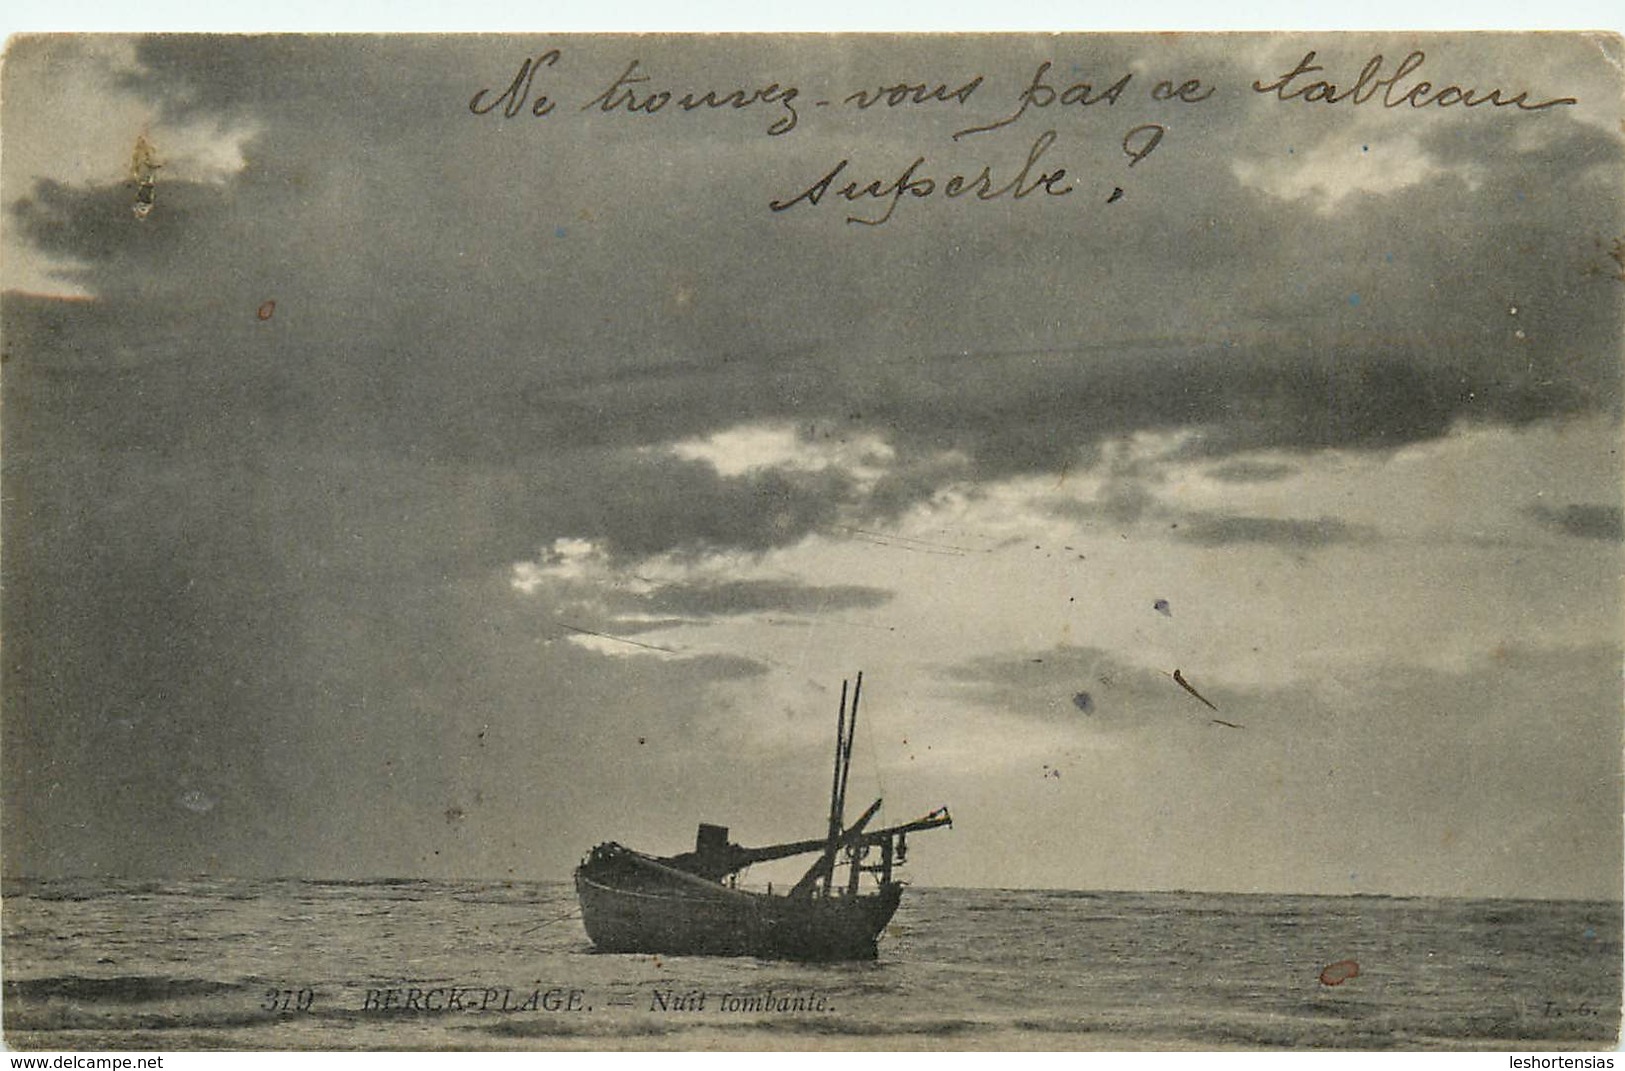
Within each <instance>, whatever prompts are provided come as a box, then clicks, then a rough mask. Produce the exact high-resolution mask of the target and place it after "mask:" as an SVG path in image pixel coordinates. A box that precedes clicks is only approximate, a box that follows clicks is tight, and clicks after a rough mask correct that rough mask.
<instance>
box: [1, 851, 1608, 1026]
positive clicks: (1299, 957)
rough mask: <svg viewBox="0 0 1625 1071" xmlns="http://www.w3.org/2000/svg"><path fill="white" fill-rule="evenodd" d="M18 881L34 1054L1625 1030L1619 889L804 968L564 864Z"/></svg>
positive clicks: (1156, 924)
mask: <svg viewBox="0 0 1625 1071" xmlns="http://www.w3.org/2000/svg"><path fill="white" fill-rule="evenodd" d="M4 892H5V897H4V904H3V912H0V920H3V923H4V943H3V946H0V955H3V960H0V969H3V977H4V998H5V1000H4V1016H5V1034H6V1040H7V1041H8V1042H9V1043H10V1044H11V1045H12V1046H14V1047H17V1048H23V1049H36V1050H37V1049H80V1050H84V1049H136V1048H152V1049H169V1050H184V1049H200V1048H229V1049H290V1048H291V1049H350V1048H366V1049H378V1048H405V1049H447V1048H451V1049H476V1048H560V1047H570V1048H583V1047H586V1048H593V1047H636V1048H685V1049H686V1048H722V1047H726V1048H747V1049H760V1048H784V1047H797V1048H799V1047H806V1046H819V1047H843V1048H848V1047H882V1048H891V1047H910V1048H917V1047H945V1048H979V1047H991V1048H1022V1047H1033V1048H1046V1049H1069V1048H1105V1049H1139V1048H1162V1047H1178V1048H1197V1049H1209V1048H1233V1047H1242V1048H1281V1047H1288V1048H1293V1047H1313V1048H1355V1049H1382V1048H1404V1049H1461V1048H1556V1047H1579V1048H1602V1047H1610V1048H1611V1047H1612V1046H1613V1045H1614V1043H1615V1039H1616V1037H1617V1035H1618V1033H1619V1027H1620V1011H1619V1009H1620V984H1621V983H1620V976H1621V969H1620V967H1621V946H1620V930H1621V907H1620V905H1619V904H1618V903H1613V902H1608V903H1590V902H1572V901H1514V900H1438V899H1389V898H1382V897H1321V896H1273V895H1247V896H1243V895H1215V894H1207V893H1201V894H1198V893H1120V892H1103V893H1084V892H1054V891H999V890H962V889H911V890H909V892H908V893H907V895H905V897H904V900H903V906H902V908H901V910H900V911H899V912H898V915H897V917H896V919H895V920H894V922H893V924H892V926H891V928H890V929H889V930H888V933H887V936H886V938H885V939H884V940H883V941H882V945H881V955H880V959H879V960H878V961H877V962H872V963H854V964H838V965H804V964H793V963H771V962H764V961H760V960H752V959H705V958H695V957H658V956H627V955H602V954H598V953H595V952H594V951H593V950H592V947H591V945H589V944H588V942H587V938H586V934H585V933H584V931H583V930H582V928H581V923H580V921H579V917H578V916H576V914H575V912H574V908H575V899H574V892H573V890H572V889H571V888H570V887H569V886H568V885H565V884H562V883H541V884H537V883H524V882H476V881H470V882H446V881H387V882H314V881H297V880H285V881H248V880H209V879H199V880H186V881H166V882H133V881H86V880H71V881H42V882H15V883H8V884H7V885H6V887H5V890H4ZM1334 964H1335V965H1338V966H1337V967H1336V968H1335V969H1334V970H1332V971H1329V972H1327V973H1326V978H1327V979H1328V980H1332V981H1336V980H1337V979H1338V978H1339V976H1340V975H1349V977H1346V978H1345V979H1344V980H1342V981H1340V982H1339V983H1338V984H1335V985H1330V984H1326V982H1325V981H1323V980H1322V972H1323V971H1325V969H1326V968H1327V967H1329V966H1332V965H1334ZM1355 970H1357V973H1354V971H1355ZM414 991H415V992H414ZM701 997H703V1000H701V999H698V998H701ZM662 1001H663V1002H664V1004H665V1007H664V1008H662V1007H660V1004H661V1003H662ZM397 1005H410V1006H408V1007H398V1006H397Z"/></svg>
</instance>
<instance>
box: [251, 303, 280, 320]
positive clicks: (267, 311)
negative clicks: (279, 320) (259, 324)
mask: <svg viewBox="0 0 1625 1071" xmlns="http://www.w3.org/2000/svg"><path fill="white" fill-rule="evenodd" d="M254 315H255V316H258V317H259V318H260V319H262V320H269V319H270V318H271V317H272V316H274V315H276V302H274V301H267V302H264V303H263V304H261V305H260V307H259V311H258V312H256V313H255V314H254Z"/></svg>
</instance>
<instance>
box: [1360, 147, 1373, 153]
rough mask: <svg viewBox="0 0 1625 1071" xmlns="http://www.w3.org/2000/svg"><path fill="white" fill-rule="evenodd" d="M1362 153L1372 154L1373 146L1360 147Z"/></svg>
mask: <svg viewBox="0 0 1625 1071" xmlns="http://www.w3.org/2000/svg"><path fill="white" fill-rule="evenodd" d="M1360 151H1361V152H1370V151H1371V146H1369V145H1361V146H1360Z"/></svg>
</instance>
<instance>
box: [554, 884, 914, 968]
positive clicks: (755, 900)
mask: <svg viewBox="0 0 1625 1071" xmlns="http://www.w3.org/2000/svg"><path fill="white" fill-rule="evenodd" d="M575 877H576V894H577V896H578V897H579V898H580V901H581V919H582V922H583V923H584V924H585V925H586V928H587V936H588V937H589V938H590V939H591V940H592V943H593V944H594V945H595V946H596V947H597V948H598V949H599V950H600V951H604V952H645V953H648V952H660V953H665V954H667V955H696V956H758V957H761V958H763V959H799V960H840V959H874V958H875V955H876V944H875V942H876V941H877V940H878V938H879V937H880V933H881V931H882V930H884V929H885V928H886V923H888V922H890V921H891V917H892V915H893V914H894V913H895V912H896V911H897V904H898V902H899V901H900V900H901V899H902V895H903V887H902V885H900V884H898V883H896V882H891V883H888V884H886V885H883V886H881V887H880V889H879V890H878V891H877V892H875V893H873V894H870V895H863V896H834V897H828V898H825V897H807V898H794V899H792V898H790V897H787V896H772V895H767V894H763V893H752V892H742V891H739V890H736V889H729V888H727V887H726V886H723V885H720V884H718V885H716V886H715V887H714V890H710V889H706V888H703V887H701V886H700V885H698V884H696V885H692V886H690V885H687V884H681V883H676V884H673V885H671V886H668V887H662V886H661V885H659V884H656V883H650V882H643V883H636V882H628V881H626V880H625V875H622V874H618V873H614V872H611V873H604V872H602V871H599V872H595V871H594V868H593V867H592V866H591V864H583V865H582V866H581V867H580V868H579V869H577V870H576V875H575ZM705 884H710V883H705Z"/></svg>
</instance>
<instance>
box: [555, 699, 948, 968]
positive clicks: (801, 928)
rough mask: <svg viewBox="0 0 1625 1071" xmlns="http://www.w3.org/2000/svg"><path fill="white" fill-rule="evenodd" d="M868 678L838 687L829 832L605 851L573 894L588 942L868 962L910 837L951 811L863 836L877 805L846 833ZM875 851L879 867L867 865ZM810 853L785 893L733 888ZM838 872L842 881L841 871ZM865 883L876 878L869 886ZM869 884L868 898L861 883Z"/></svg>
mask: <svg viewBox="0 0 1625 1071" xmlns="http://www.w3.org/2000/svg"><path fill="white" fill-rule="evenodd" d="M862 691H863V674H861V673H859V674H858V677H857V683H856V684H855V685H854V686H853V688H852V693H851V694H852V703H851V709H850V712H849V711H848V707H847V682H846V681H842V682H841V709H840V714H839V715H838V717H837V720H836V724H835V773H834V777H833V779H832V781H831V784H830V808H829V827H828V830H827V832H826V833H825V835H824V836H822V837H817V838H812V839H809V840H798V841H790V842H788V843H785V844H771V845H768V846H766V847H762V848H745V847H741V846H740V845H738V844H733V843H730V842H729V840H728V830H727V827H725V826H717V825H711V824H709V823H701V824H700V828H699V833H698V835H697V836H696V837H695V840H694V850H693V851H691V852H684V853H682V854H681V855H674V856H656V855H646V854H644V853H642V852H636V851H633V850H632V849H630V848H624V847H622V846H621V845H619V844H616V843H613V842H611V843H607V844H600V845H598V847H596V848H594V849H593V850H592V852H591V853H590V854H589V855H588V856H587V858H586V859H584V860H583V861H582V863H581V865H580V866H579V867H577V868H576V873H575V879H576V894H577V895H578V896H579V897H580V900H581V918H582V921H583V923H585V925H586V928H587V936H588V937H589V938H591V940H592V943H593V944H594V945H595V946H596V947H597V948H598V949H599V950H601V951H604V952H663V953H666V954H669V955H682V954H687V955H700V956H759V957H762V958H764V959H802V960H838V959H873V958H875V955H876V946H875V942H876V941H877V940H878V938H879V937H880V933H881V931H882V930H884V929H885V928H886V923H888V922H890V921H891V917H892V914H893V913H894V912H896V910H897V905H898V902H899V901H901V899H902V897H903V883H902V882H900V881H897V880H896V879H895V877H894V874H895V872H896V870H897V868H898V867H900V866H902V865H903V863H904V861H905V860H906V858H907V856H908V835H909V834H910V833H916V832H920V831H923V830H927V829H936V828H937V827H939V826H952V825H953V818H952V816H951V815H949V813H948V808H946V807H939V808H937V809H936V810H934V811H932V812H931V813H930V814H928V815H926V816H925V817H924V818H921V819H918V820H916V821H913V822H906V823H904V824H902V825H897V826H889V827H887V828H885V829H875V830H871V829H869V828H868V827H869V822H870V821H871V820H872V819H873V818H874V816H875V815H876V814H877V813H878V812H879V811H880V804H881V801H880V800H875V801H874V803H872V804H870V805H869V807H868V808H867V809H866V810H865V811H864V812H863V813H862V814H861V815H859V816H858V818H857V820H856V821H855V822H853V823H852V824H851V825H846V824H845V812H846V781H847V774H848V773H849V772H850V770H851V768H852V741H853V738H854V736H855V734H856V732H857V725H858V699H859V696H860V695H861V693H862ZM874 849H878V850H879V861H878V862H869V861H868V860H870V858H871V855H872V853H873V850H874ZM813 853H817V858H816V859H815V860H814V861H813V864H812V866H810V867H809V868H808V869H807V872H806V873H805V874H804V875H802V877H801V880H800V881H798V882H796V883H795V884H794V885H793V886H791V887H790V888H789V890H787V891H786V892H783V893H779V894H774V893H773V892H772V887H771V886H769V887H768V891H767V892H765V893H764V892H753V891H749V890H745V889H740V888H738V887H737V879H738V875H739V872H740V871H741V870H743V869H744V868H745V867H748V866H750V865H751V864H752V863H765V862H769V861H771V860H774V859H788V858H791V857H793V856H797V855H810V854H813ZM839 868H844V869H845V871H846V873H845V878H844V881H837V880H836V878H837V870H838V869H839ZM865 875H867V876H868V877H869V878H870V879H871V880H870V881H869V882H864V881H863V880H862V879H863V878H864V876H865ZM864 885H868V886H869V887H868V889H867V890H865V889H864V888H862V886H864Z"/></svg>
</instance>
